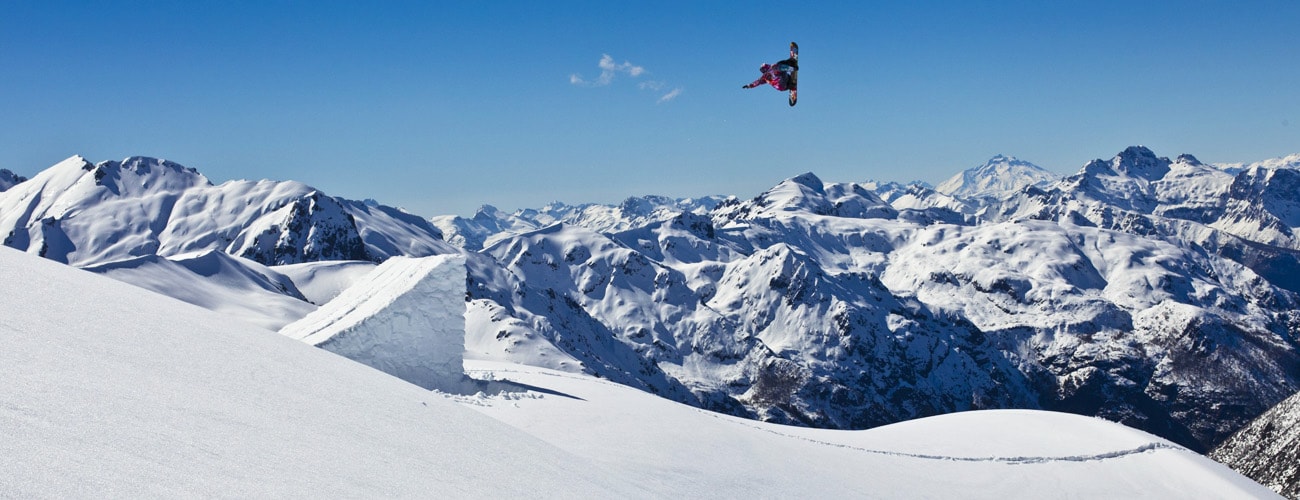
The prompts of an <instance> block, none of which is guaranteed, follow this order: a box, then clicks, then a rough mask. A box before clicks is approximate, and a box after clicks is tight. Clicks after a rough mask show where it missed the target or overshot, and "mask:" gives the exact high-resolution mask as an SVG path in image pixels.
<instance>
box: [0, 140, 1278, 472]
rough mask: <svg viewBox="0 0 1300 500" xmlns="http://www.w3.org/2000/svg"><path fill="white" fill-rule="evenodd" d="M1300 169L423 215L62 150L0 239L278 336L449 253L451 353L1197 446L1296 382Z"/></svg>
mask: <svg viewBox="0 0 1300 500" xmlns="http://www.w3.org/2000/svg"><path fill="white" fill-rule="evenodd" d="M1298 168H1300V155H1293V156H1292V157H1287V158H1283V159H1278V160H1273V161H1269V162H1261V163H1256V164H1243V165H1235V166H1230V167H1221V166H1214V165H1206V164H1203V163H1201V162H1199V161H1198V160H1196V158H1194V157H1192V156H1190V155H1182V156H1178V157H1177V158H1175V159H1172V160H1171V159H1169V158H1165V157H1160V156H1157V155H1156V154H1155V153H1154V152H1152V151H1150V150H1149V149H1147V148H1144V147H1140V146H1135V147H1132V148H1128V149H1126V150H1124V151H1122V152H1120V153H1119V154H1118V155H1116V156H1114V157H1112V158H1111V159H1109V160H1101V159H1099V160H1095V161H1092V162H1089V163H1088V164H1086V165H1084V166H1083V168H1081V169H1080V170H1079V171H1078V172H1077V173H1075V174H1073V175H1070V176H1066V177H1064V178H1059V179H1050V180H1049V176H1048V175H1045V174H1044V172H1043V171H1042V169H1037V168H1036V167H1032V165H1030V164H1027V163H1025V162H1021V161H1019V160H1015V159H1014V158H1007V157H1002V156H999V157H995V158H994V159H992V160H990V161H989V162H988V163H986V164H985V165H983V166H981V167H977V168H976V169H972V171H971V172H967V173H963V174H959V175H958V176H956V177H954V178H953V179H951V180H950V181H949V182H945V183H943V184H942V185H940V186H939V187H938V188H931V187H928V186H925V185H923V184H910V185H900V184H894V183H876V182H849V183H827V182H824V181H822V180H821V179H820V178H818V177H817V176H815V175H813V174H811V173H806V174H802V175H798V176H795V177H792V178H790V179H786V180H784V181H782V182H780V183H777V184H776V185H775V186H774V187H772V188H771V189H769V190H767V191H766V192H764V193H761V194H759V195H757V196H754V197H752V198H748V199H741V198H737V197H734V196H727V197H721V196H719V197H707V198H700V199H689V200H677V199H670V198H664V197H655V196H650V197H640V198H629V199H628V200H626V201H625V202H623V203H621V204H619V205H616V206H604V205H579V206H569V205H564V204H558V203H557V204H553V205H551V206H548V207H543V208H542V209H537V210H520V211H516V212H514V213H509V214H507V213H504V212H502V211H500V210H497V209H495V208H492V207H484V208H483V209H482V210H480V211H479V212H478V213H477V214H475V216H473V217H471V218H461V217H435V218H433V219H425V218H422V217H419V216H415V215H413V214H409V213H405V212H402V211H400V210H398V209H394V208H391V207H385V206H383V205H379V204H377V203H373V202H372V203H366V202H355V201H349V200H344V199H340V198H334V197H330V196H327V195H325V194H323V193H320V192H319V191H318V190H315V189H313V188H310V187H309V186H307V185H304V184H301V183H296V182H272V181H257V182H252V181H231V182H227V183H223V184H220V185H213V184H212V183H211V182H209V181H207V179H206V178H204V177H203V176H202V175H201V174H199V173H197V172H196V171H194V170H191V169H187V168H184V167H182V166H180V165H177V164H175V163H172V162H167V161H163V160H157V159H151V158H138V157H137V158H129V159H126V160H124V161H121V162H101V163H99V164H91V163H90V162H88V161H86V160H84V159H82V158H80V157H73V158H70V159H69V160H66V161H64V162H61V163H59V164H57V165H55V166H53V167H51V168H49V169H47V170H45V171H43V172H41V173H39V174H37V175H35V176H33V177H32V178H31V179H29V180H26V181H24V182H20V183H17V184H14V185H13V186H12V187H10V188H9V189H7V190H5V191H4V192H3V193H0V235H7V236H5V238H4V243H5V244H6V245H8V246H10V247H13V248H16V249H19V250H23V251H26V252H28V253H33V254H37V255H41V256H43V257H46V258H48V259H52V260H56V261H59V262H64V263H67V264H70V265H73V266H77V267H82V268H86V269H88V270H92V271H96V272H101V273H104V274H108V275H109V276H112V277H115V278H118V279H121V280H123V281H128V282H133V283H137V284H140V285H141V286H145V287H146V288H151V289H154V290H155V291H161V292H163V293H168V294H172V295H174V296H178V298H181V299H182V300H188V301H191V302H192V303H198V304H199V305H204V306H205V307H209V308H214V309H218V310H223V311H226V312H231V313H232V314H241V315H242V317H244V318H245V319H247V320H248V321H251V322H254V323H257V324H262V325H264V326H267V327H270V328H278V327H279V326H283V325H284V324H287V323H289V322H292V321H294V320H296V319H298V318H300V317H302V316H305V315H306V314H308V313H309V312H310V311H311V310H314V309H315V308H316V307H317V306H319V305H321V304H323V303H324V301H327V300H329V299H330V298H332V297H333V296H334V295H336V294H337V293H338V292H339V291H340V290H341V289H342V288H345V287H346V286H347V285H348V284H349V283H351V282H352V281H355V280H356V279H359V276H360V275H361V274H363V273H364V271H365V270H366V269H369V268H370V267H373V263H375V262H379V261H383V260H385V259H387V258H389V257H392V256H396V255H405V256H424V255H434V254H448V253H464V254H466V257H467V263H466V265H467V267H468V269H469V277H468V280H467V289H468V294H467V300H468V309H467V312H466V346H467V353H466V355H467V357H469V358H471V359H479V360H486V361H510V362H517V363H523V364H528V365H534V366H539V367H543V368H548V369H555V370H561V371H569V372H581V373H586V374H590V375H596V376H599V377H603V378H605V379H609V380H613V381H616V382H619V383H622V384H625V385H629V386H632V387H636V388H639V389H642V390H645V391H649V392H652V393H655V394H658V395H661V396H663V397H666V398H669V399H672V400H675V401H678V402H683V403H687V404H690V405H693V406H697V407H701V408H706V409H710V410H715V411H719V412H722V413H727V414H730V415H736V416H742V417H746V418H751V419H758V420H763V421H768V422H775V423H788V424H796V425H802V426H810V427H826V428H840V429H861V428H868V427H875V426H880V425H885V424H889V423H894V422H900V421H904V420H909V419H914V418H919V417H925V416H931V415H937V414H945V413H952V412H958V411H963V410H973V409H994V408H1031V409H1047V410H1058V411H1067V412H1072V413H1079V414H1085V415H1093V416H1099V417H1103V418H1106V419H1109V420H1113V421H1117V422H1121V423H1124V424H1126V425H1129V426H1132V427H1136V428H1139V429H1143V430H1146V431H1149V432H1152V433H1154V434H1157V435H1159V436H1162V437H1164V438H1166V439H1169V440H1171V441H1174V442H1176V443H1179V444H1181V445H1184V446H1187V447H1189V448H1192V449H1194V450H1197V451H1202V452H1204V451H1207V450H1209V449H1211V448H1213V447H1214V446H1216V445H1219V444H1220V443H1221V442H1223V441H1224V440H1225V439H1226V438H1228V437H1229V436H1230V435H1232V434H1233V433H1235V432H1237V431H1238V430H1240V429H1242V428H1243V427H1245V426H1246V425H1247V424H1248V423H1249V422H1250V421H1251V420H1252V419H1254V418H1256V417H1258V416H1259V415H1261V414H1263V413H1264V412H1265V411H1266V410H1268V409H1269V408H1271V407H1273V406H1274V405H1275V404H1277V403H1279V402H1281V401H1282V400H1284V399H1285V398H1287V397H1289V396H1291V395H1292V394H1295V393H1296V391H1297V390H1298V389H1300V353H1297V349H1298V348H1300V343H1298V341H1297V335H1298V334H1300V312H1297V309H1300V308H1298V307H1297V305H1300V302H1298V299H1300V297H1298V296H1297V292H1300V241H1298V240H1297V239H1296V237H1295V231H1296V230H1297V228H1300V200H1298V199H1297V196H1296V194H1295V193H1297V192H1300V190H1298V189H1297V187H1300V170H1298ZM176 283H203V285H202V286H205V287H209V288H207V289H208V290H211V291H210V292H205V293H190V294H189V295H188V296H187V295H186V294H185V292H184V290H193V289H194V287H192V286H179V285H176ZM218 290H227V291H230V293H228V294H226V295H223V297H226V298H223V299H221V300H212V299H210V297H212V296H214V294H216V293H218V292H217V291H218ZM271 297H276V298H274V299H271ZM205 300H206V301H207V304H204V303H203V302H204V301H205ZM264 303H265V304H279V305H273V306H271V307H266V308H263V307H259V305H260V304H264Z"/></svg>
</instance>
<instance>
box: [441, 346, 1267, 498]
mask: <svg viewBox="0 0 1300 500" xmlns="http://www.w3.org/2000/svg"><path fill="white" fill-rule="evenodd" d="M467 366H468V367H469V368H471V374H472V375H474V376H475V377H478V378H491V379H494V380H504V381H514V382H518V383H521V384H524V385H525V386H531V387H540V388H545V389H546V391H547V392H546V393H544V394H539V393H536V392H530V393H526V394H522V395H516V394H505V395H501V396H495V397H492V396H484V395H482V394H480V395H478V396H474V397H465V396H459V397H453V399H454V400H457V401H460V402H462V403H463V404H465V405H467V406H470V407H471V408H475V409H477V410H479V411H481V412H483V413H485V414H487V415H491V416H492V417H494V418H498V419H500V420H502V421H505V422H507V423H510V424H511V425H514V426H516V427H518V428H520V429H522V430H525V431H527V432H528V433H530V434H532V435H534V436H537V437H539V438H541V439H544V440H546V441H547V442H550V443H552V444H554V445H556V446H557V447H559V448H562V449H564V450H566V451H569V452H571V453H573V454H575V455H578V456H582V457H585V458H589V459H591V460H593V461H595V462H597V463H601V464H604V465H606V466H607V467H609V468H611V469H613V470H616V471H619V472H621V473H627V474H636V475H638V476H640V477H643V478H644V479H645V481H647V482H652V483H654V484H655V485H656V489H655V493H656V495H662V496H671V497H698V496H706V497H714V496H718V497H752V496H762V497H774V498H781V497H786V498H788V497H806V498H855V497H869V498H953V497H961V498H1061V497H1072V498H1143V497H1149V498H1179V497H1192V496H1194V497H1197V498H1269V497H1272V496H1273V495H1272V493H1271V492H1269V491H1267V490H1266V489H1264V488H1263V487H1261V486H1259V485H1257V484H1254V483H1251V482H1249V481H1246V480H1244V478H1242V477H1240V476H1238V475H1237V474H1235V473H1233V472H1231V471H1230V470H1228V469H1227V468H1226V467H1224V466H1222V465H1220V464H1217V463H1214V462H1212V461H1210V460H1209V459H1206V458H1204V457H1201V456H1199V455H1197V454H1195V453H1192V452H1190V451H1188V450H1186V449H1183V448H1180V447H1178V446H1176V445H1174V444H1172V443H1170V442H1168V441H1165V440H1162V439H1160V438H1157V437H1155V436H1152V435H1149V434H1145V433H1142V432H1139V431H1134V430H1132V429H1128V428H1125V427H1123V426H1120V425H1117V424H1113V423H1110V422H1106V421H1102V420H1098V419H1092V418H1086V417H1079V416H1074V415H1066V414H1059V413H1048V412H1038V411H987V412H967V413H958V414H952V415H946V416H942V417H932V418H926V419H921V420H915V421H911V422H906V423H902V424H896V425H891V426H886V427H880V428H877V429H872V430H868V431H831V430H821V429H808V428H798V427H787V426H780V425H773V424H766V423H761V422H754V421H750V420H744V419H739V418H735V417H728V416H723V415H717V414H712V413H708V412H704V411H701V410H698V409H695V408H690V407H687V406H683V405H679V404H674V403H671V402H668V401H664V400H662V399H658V398H654V397H649V396H647V395H646V394H645V393H642V392H639V391H635V390H632V389H629V388H627V387H625V386H621V385H617V384H612V383H609V382H607V381H603V380H599V379H595V378H591V377H587V376H582V375H574V374H569V373H563V372H554V371H549V370H545V369H540V368H534V367H524V366H520V365H508V364H496V363H487V362H471V363H468V364H467Z"/></svg>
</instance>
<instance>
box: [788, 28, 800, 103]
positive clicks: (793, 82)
mask: <svg viewBox="0 0 1300 500" xmlns="http://www.w3.org/2000/svg"><path fill="white" fill-rule="evenodd" d="M790 59H794V62H795V64H799V44H797V43H794V42H790ZM796 102H799V67H798V66H795V67H794V71H793V72H791V73H790V105H791V106H794V105H795V103H796Z"/></svg>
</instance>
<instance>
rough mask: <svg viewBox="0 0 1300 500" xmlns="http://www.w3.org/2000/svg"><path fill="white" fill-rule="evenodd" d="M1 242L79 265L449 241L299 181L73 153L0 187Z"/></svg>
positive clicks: (409, 249)
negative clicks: (209, 174)
mask: <svg viewBox="0 0 1300 500" xmlns="http://www.w3.org/2000/svg"><path fill="white" fill-rule="evenodd" d="M0 234H5V235H7V236H5V238H4V244H5V245H6V246H10V247H13V248H17V249H19V250H24V251H28V252H31V253H35V254H38V255H41V256H43V257H46V258H49V259H53V260H56V261H59V262H65V263H68V264H72V265H76V266H88V265H97V264H106V263H111V262H116V261H120V260H126V259H131V258H136V257H144V256H150V255H160V256H164V257H168V256H174V255H180V254H187V253H193V252H200V251H208V250H219V251H222V252H225V253H229V254H231V255H237V256H240V257H245V258H248V259H251V260H253V261H256V262H259V263H262V264H266V265H276V264H295V263H300V262H310V261H318V260H373V261H380V260H383V259H385V258H387V257H390V256H393V255H431V254H437V253H447V252H451V251H454V249H453V248H452V247H451V246H449V245H447V244H446V243H445V242H444V241H442V239H441V235H440V233H439V232H438V230H437V229H436V228H434V227H433V225H432V224H430V223H429V222H428V221H427V220H425V219H422V218H420V217H417V216H414V215H411V214H407V213H404V212H401V211H400V210H397V209H394V208H390V207H384V206H371V205H366V204H364V203H361V202H354V201H348V200H343V199H338V198H333V197H329V196H326V195H324V194H322V193H321V192H319V191H317V190H315V189H312V188H311V187H310V186H307V185H305V184H301V183H297V182H273V181H257V182H253V181H230V182H226V183H223V184H221V185H213V184H212V183H211V182H209V181H208V179H207V178H205V177H204V176H203V175H202V174H200V173H198V172H197V171H195V170H193V169H189V168H185V167H183V166H181V165H178V164H176V163H172V162H169V161H165V160H157V159H153V158H144V157H134V158H127V159H126V160H123V161H121V162H116V161H106V162H101V163H99V164H97V165H96V164H91V163H90V162H88V161H86V160H85V159H84V158H81V157H79V156H74V157H72V158H69V159H67V160H65V161H63V162H60V163H59V164H57V165H55V166H53V167H50V168H49V169H46V170H45V171H43V172H41V173H40V174H37V175H36V176H35V177H33V178H32V179H30V180H28V181H26V182H23V183H21V184H18V185H16V186H14V187H13V188H10V189H9V190H7V191H5V192H4V193H3V197H0Z"/></svg>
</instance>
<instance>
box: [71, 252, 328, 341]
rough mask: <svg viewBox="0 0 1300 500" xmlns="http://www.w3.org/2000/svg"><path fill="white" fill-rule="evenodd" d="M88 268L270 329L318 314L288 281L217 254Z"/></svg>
mask: <svg viewBox="0 0 1300 500" xmlns="http://www.w3.org/2000/svg"><path fill="white" fill-rule="evenodd" d="M85 269H86V270H87V271H91V272H94V273H99V274H103V275H105V276H108V277H110V278H113V279H116V280H118V281H123V282H126V283H130V284H132V285H136V286H139V287H141V288H144V289H147V290H151V291H154V292H157V293H160V294H163V295H167V296H169V297H172V298H176V299H180V300H182V301H185V302H189V303H191V304H194V305H197V306H200V307H203V308H206V309H209V310H212V311H216V312H218V313H221V314H224V315H227V316H229V317H232V318H239V319H240V320H243V321H247V322H250V323H252V324H255V325H258V326H261V327H263V328H268V329H272V330H274V329H278V328H280V327H281V326H284V325H285V324H286V323H289V322H291V321H293V320H294V319H296V318H300V317H302V316H304V315H306V314H308V313H310V312H312V311H314V310H315V309H316V306H314V305H312V304H310V303H308V302H307V301H306V299H305V298H303V296H302V294H301V293H299V291H298V289H297V286H296V285H294V282H293V281H292V280H291V279H290V278H288V277H287V276H284V275H282V274H280V273H278V272H276V271H274V270H272V269H270V268H267V267H265V266H262V265H261V264H258V263H256V262H252V261H249V260H247V259H241V258H239V257H234V256H231V255H226V254H224V253H221V252H218V251H215V250H213V251H208V252H203V253H198V254H183V255H177V256H174V257H170V258H164V257H159V256H157V255H149V256H145V257H138V258H135V259H130V260H124V261H118V262H113V263H111V264H104V265H100V266H91V267H87V268H85Z"/></svg>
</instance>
